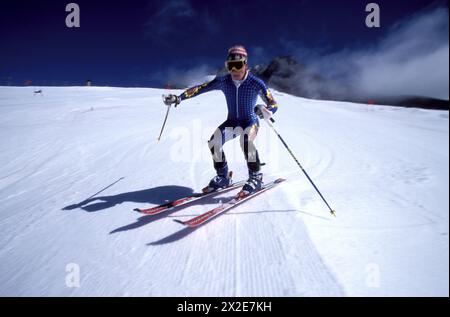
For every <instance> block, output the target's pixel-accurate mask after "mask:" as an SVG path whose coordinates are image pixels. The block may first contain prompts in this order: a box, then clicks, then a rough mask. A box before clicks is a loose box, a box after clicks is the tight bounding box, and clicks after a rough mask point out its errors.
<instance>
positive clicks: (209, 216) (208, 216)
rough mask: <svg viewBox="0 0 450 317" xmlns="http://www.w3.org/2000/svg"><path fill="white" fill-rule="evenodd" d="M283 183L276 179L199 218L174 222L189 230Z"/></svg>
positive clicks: (282, 180) (281, 179)
mask: <svg viewBox="0 0 450 317" xmlns="http://www.w3.org/2000/svg"><path fill="white" fill-rule="evenodd" d="M284 181H285V179H283V178H278V179H276V180H274V181H272V182H270V183H267V184H265V185H264V186H263V187H262V188H261V189H260V190H258V191H255V192H253V193H251V194H249V195H246V196H236V197H233V198H231V199H230V200H229V201H228V202H225V203H223V204H221V205H220V206H218V207H216V208H214V209H212V210H210V211H207V212H205V213H204V214H201V215H199V216H197V217H195V218H192V219H189V220H186V221H182V220H177V219H176V220H174V221H176V222H178V223H181V224H182V225H185V226H187V227H191V228H194V227H198V226H200V225H202V224H204V223H206V222H208V221H209V220H211V219H213V218H215V217H217V216H218V215H220V214H223V213H224V212H226V211H228V210H230V209H231V208H234V207H236V206H237V205H239V204H242V203H243V202H245V201H247V200H249V199H251V198H253V197H255V196H257V195H259V194H261V193H264V192H265V191H267V190H269V189H271V188H274V187H275V186H277V185H278V184H280V183H282V182H284Z"/></svg>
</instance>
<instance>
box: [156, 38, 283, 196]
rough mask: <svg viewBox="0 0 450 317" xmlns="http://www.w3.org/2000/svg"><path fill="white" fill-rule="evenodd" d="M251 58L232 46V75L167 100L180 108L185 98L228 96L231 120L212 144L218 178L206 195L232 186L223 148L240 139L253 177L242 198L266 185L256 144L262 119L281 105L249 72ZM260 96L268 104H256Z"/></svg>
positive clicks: (229, 64) (228, 63)
mask: <svg viewBox="0 0 450 317" xmlns="http://www.w3.org/2000/svg"><path fill="white" fill-rule="evenodd" d="M247 57H248V55H247V51H246V50H245V48H244V47H243V46H241V45H235V46H233V47H231V48H230V49H229V50H228V55H227V59H226V62H225V66H226V68H227V70H228V72H229V74H228V75H225V76H217V77H216V78H215V79H213V80H212V81H210V82H208V83H205V84H202V85H198V86H195V87H192V88H189V89H188V90H186V91H185V92H183V93H182V94H181V95H179V96H177V95H168V96H166V97H165V99H164V103H165V104H166V105H171V104H175V105H178V104H179V103H180V102H181V101H183V100H185V99H188V98H192V97H195V96H198V95H200V94H202V93H205V92H208V91H211V90H222V92H223V93H224V95H225V98H226V102H227V107H228V116H227V119H226V120H225V122H223V123H222V124H221V125H219V127H218V128H217V129H216V131H215V132H214V134H213V135H212V136H211V138H210V140H209V141H208V146H209V149H210V150H211V154H212V157H213V161H214V169H215V170H216V173H217V175H216V176H214V177H213V179H212V180H211V181H210V182H209V184H208V186H206V187H205V188H204V189H203V192H210V191H214V190H217V189H219V188H224V187H227V186H230V185H231V183H232V181H231V175H230V174H229V173H228V164H227V160H226V158H225V154H224V152H223V145H224V144H225V142H227V141H229V140H232V139H234V138H236V137H238V136H239V137H240V145H241V148H242V150H243V152H244V155H245V159H246V161H247V167H248V175H249V178H248V180H247V182H246V183H245V185H244V186H243V188H242V191H241V192H240V193H239V195H241V196H243V195H248V194H250V193H251V192H253V191H255V190H258V189H260V188H261V187H262V185H263V181H262V177H263V175H262V173H261V172H260V169H261V167H260V161H259V156H258V151H257V150H256V147H255V144H254V141H255V138H256V135H257V133H258V127H259V120H258V117H260V118H265V119H270V117H271V116H272V114H274V113H275V112H276V111H277V107H278V106H277V104H276V102H275V99H274V98H273V97H272V94H271V93H270V91H269V89H268V88H267V86H266V84H265V83H264V82H263V81H262V80H261V79H259V78H257V77H256V76H254V75H253V74H252V73H251V72H250V71H249V69H248V59H247ZM258 95H259V96H260V97H261V99H262V100H263V101H264V102H265V104H266V105H256V101H257V98H258Z"/></svg>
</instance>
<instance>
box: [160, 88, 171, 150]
mask: <svg viewBox="0 0 450 317" xmlns="http://www.w3.org/2000/svg"><path fill="white" fill-rule="evenodd" d="M163 99H164V95H163ZM169 111H170V105H168V106H167V112H166V117H165V118H164V122H163V125H162V127H161V132H159V137H158V142H159V140H161V135H162V133H163V130H164V127H165V126H166V121H167V117H168V116H169Z"/></svg>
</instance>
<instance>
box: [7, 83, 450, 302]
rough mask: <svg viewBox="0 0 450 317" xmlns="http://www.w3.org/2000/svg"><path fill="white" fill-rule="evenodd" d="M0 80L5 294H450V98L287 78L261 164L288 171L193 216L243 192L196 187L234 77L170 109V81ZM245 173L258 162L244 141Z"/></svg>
mask: <svg viewBox="0 0 450 317" xmlns="http://www.w3.org/2000/svg"><path fill="white" fill-rule="evenodd" d="M39 88H41V89H42V93H40V94H35V93H34V91H35V90H37V88H35V87H0V113H1V116H0V133H1V138H0V163H1V164H0V295H1V296H449V273H448V272H449V236H448V232H449V230H448V229H449V218H448V215H449V194H448V192H449V113H448V111H432V110H421V109H414V108H395V107H388V106H378V105H365V104H354V103H344V102H333V101H317V100H308V99H303V98H298V97H294V96H290V95H287V94H283V93H280V92H276V91H274V97H275V99H276V100H277V101H278V104H279V106H280V108H279V111H278V112H277V113H276V115H275V117H274V118H275V120H276V123H275V127H276V129H277V131H278V132H279V133H280V135H281V136H282V137H283V138H284V140H285V141H286V143H287V144H288V145H289V146H290V148H291V149H292V152H293V153H295V155H296V156H297V158H298V159H299V161H300V162H301V164H302V165H303V167H304V168H305V170H306V171H307V172H308V173H309V175H310V176H311V178H312V179H313V181H314V182H315V184H316V185H317V186H318V188H319V189H320V190H321V192H322V193H323V195H324V197H325V198H326V199H327V201H328V202H329V203H330V205H331V206H332V207H333V208H334V209H335V210H336V215H337V217H333V216H331V215H330V213H329V211H328V209H327V207H326V205H325V204H324V203H323V201H322V200H321V199H320V197H319V195H318V194H317V193H316V192H315V190H314V189H313V187H312V186H311V184H310V183H309V182H308V180H307V179H306V177H305V176H304V175H303V173H302V172H301V170H300V169H299V168H298V166H297V165H296V164H295V162H294V160H293V159H292V158H291V157H290V155H289V153H288V152H287V151H286V149H285V148H284V147H283V145H282V144H281V142H280V141H279V140H278V138H277V137H276V135H275V133H274V132H273V131H272V130H271V129H270V128H269V127H268V126H267V124H266V123H265V122H261V128H260V131H259V135H258V138H257V145H258V150H259V152H260V156H261V159H262V161H263V162H265V163H266V165H265V166H264V167H263V172H264V179H265V180H271V179H275V178H278V177H284V178H286V179H287V181H286V182H284V183H283V184H281V185H280V186H278V187H276V188H274V189H271V190H270V191H268V192H266V193H263V194H261V195H260V196H258V197H255V198H254V199H252V200H249V201H248V202H246V203H244V204H242V205H240V206H238V207H236V208H235V209H233V210H230V211H229V212H227V213H225V214H223V215H221V216H219V217H217V218H215V219H214V220H212V221H210V222H208V223H207V224H205V225H203V226H201V227H199V228H197V229H186V228H183V227H182V225H180V224H178V223H176V222H174V221H173V220H174V219H181V220H186V219H189V218H191V217H194V216H196V215H199V214H201V213H203V212H205V211H207V210H209V209H211V208H213V207H214V206H216V205H217V204H219V203H220V202H221V201H222V199H225V198H226V197H229V196H231V195H233V194H234V193H235V192H236V190H234V191H231V192H226V193H221V194H218V195H216V196H213V197H212V198H205V199H203V200H200V201H197V202H195V203H192V204H188V205H186V206H183V207H182V208H178V209H175V210H173V211H169V212H167V213H164V214H160V215H156V216H145V215H142V214H139V213H137V212H136V211H133V209H134V208H136V207H150V206H155V205H157V204H160V203H163V202H166V201H167V200H171V199H174V198H179V197H182V196H185V195H187V194H190V193H192V192H198V191H200V189H201V188H202V187H203V186H205V185H206V184H207V183H208V181H209V180H210V178H211V177H212V176H214V170H213V167H212V160H211V157H210V154H209V150H208V148H207V144H206V141H207V140H208V138H209V137H210V135H211V134H212V133H213V132H214V129H215V127H216V126H218V125H219V124H220V123H222V122H223V121H224V120H225V117H226V106H225V99H224V97H223V95H222V93H221V92H210V93H207V94H204V95H201V96H198V97H196V98H193V99H190V100H186V101H184V102H182V103H181V104H180V105H179V106H178V107H177V108H172V109H171V110H170V113H169V117H168V120H167V125H166V128H165V130H164V132H163V135H162V139H161V141H160V142H159V143H158V142H156V139H157V137H158V135H159V132H160V129H161V125H162V122H163V119H164V115H165V112H166V109H167V108H166V106H164V105H163V103H162V99H161V95H162V94H163V93H169V92H172V93H173V92H176V93H180V92H181V91H174V90H172V91H168V90H161V89H144V88H108V87H39ZM225 153H226V154H227V158H228V160H229V165H230V167H231V169H232V170H233V171H234V179H235V180H240V179H245V178H246V177H247V169H246V164H245V161H244V158H243V154H242V153H241V150H240V147H239V143H238V141H237V140H235V141H233V142H229V143H227V144H226V145H225Z"/></svg>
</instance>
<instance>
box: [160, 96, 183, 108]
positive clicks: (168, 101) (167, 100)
mask: <svg viewBox="0 0 450 317" xmlns="http://www.w3.org/2000/svg"><path fill="white" fill-rule="evenodd" d="M163 102H164V104H165V105H166V106H170V105H172V104H175V107H176V106H178V105H179V104H180V102H181V100H180V97H178V96H177V95H172V94H170V95H167V96H163Z"/></svg>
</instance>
